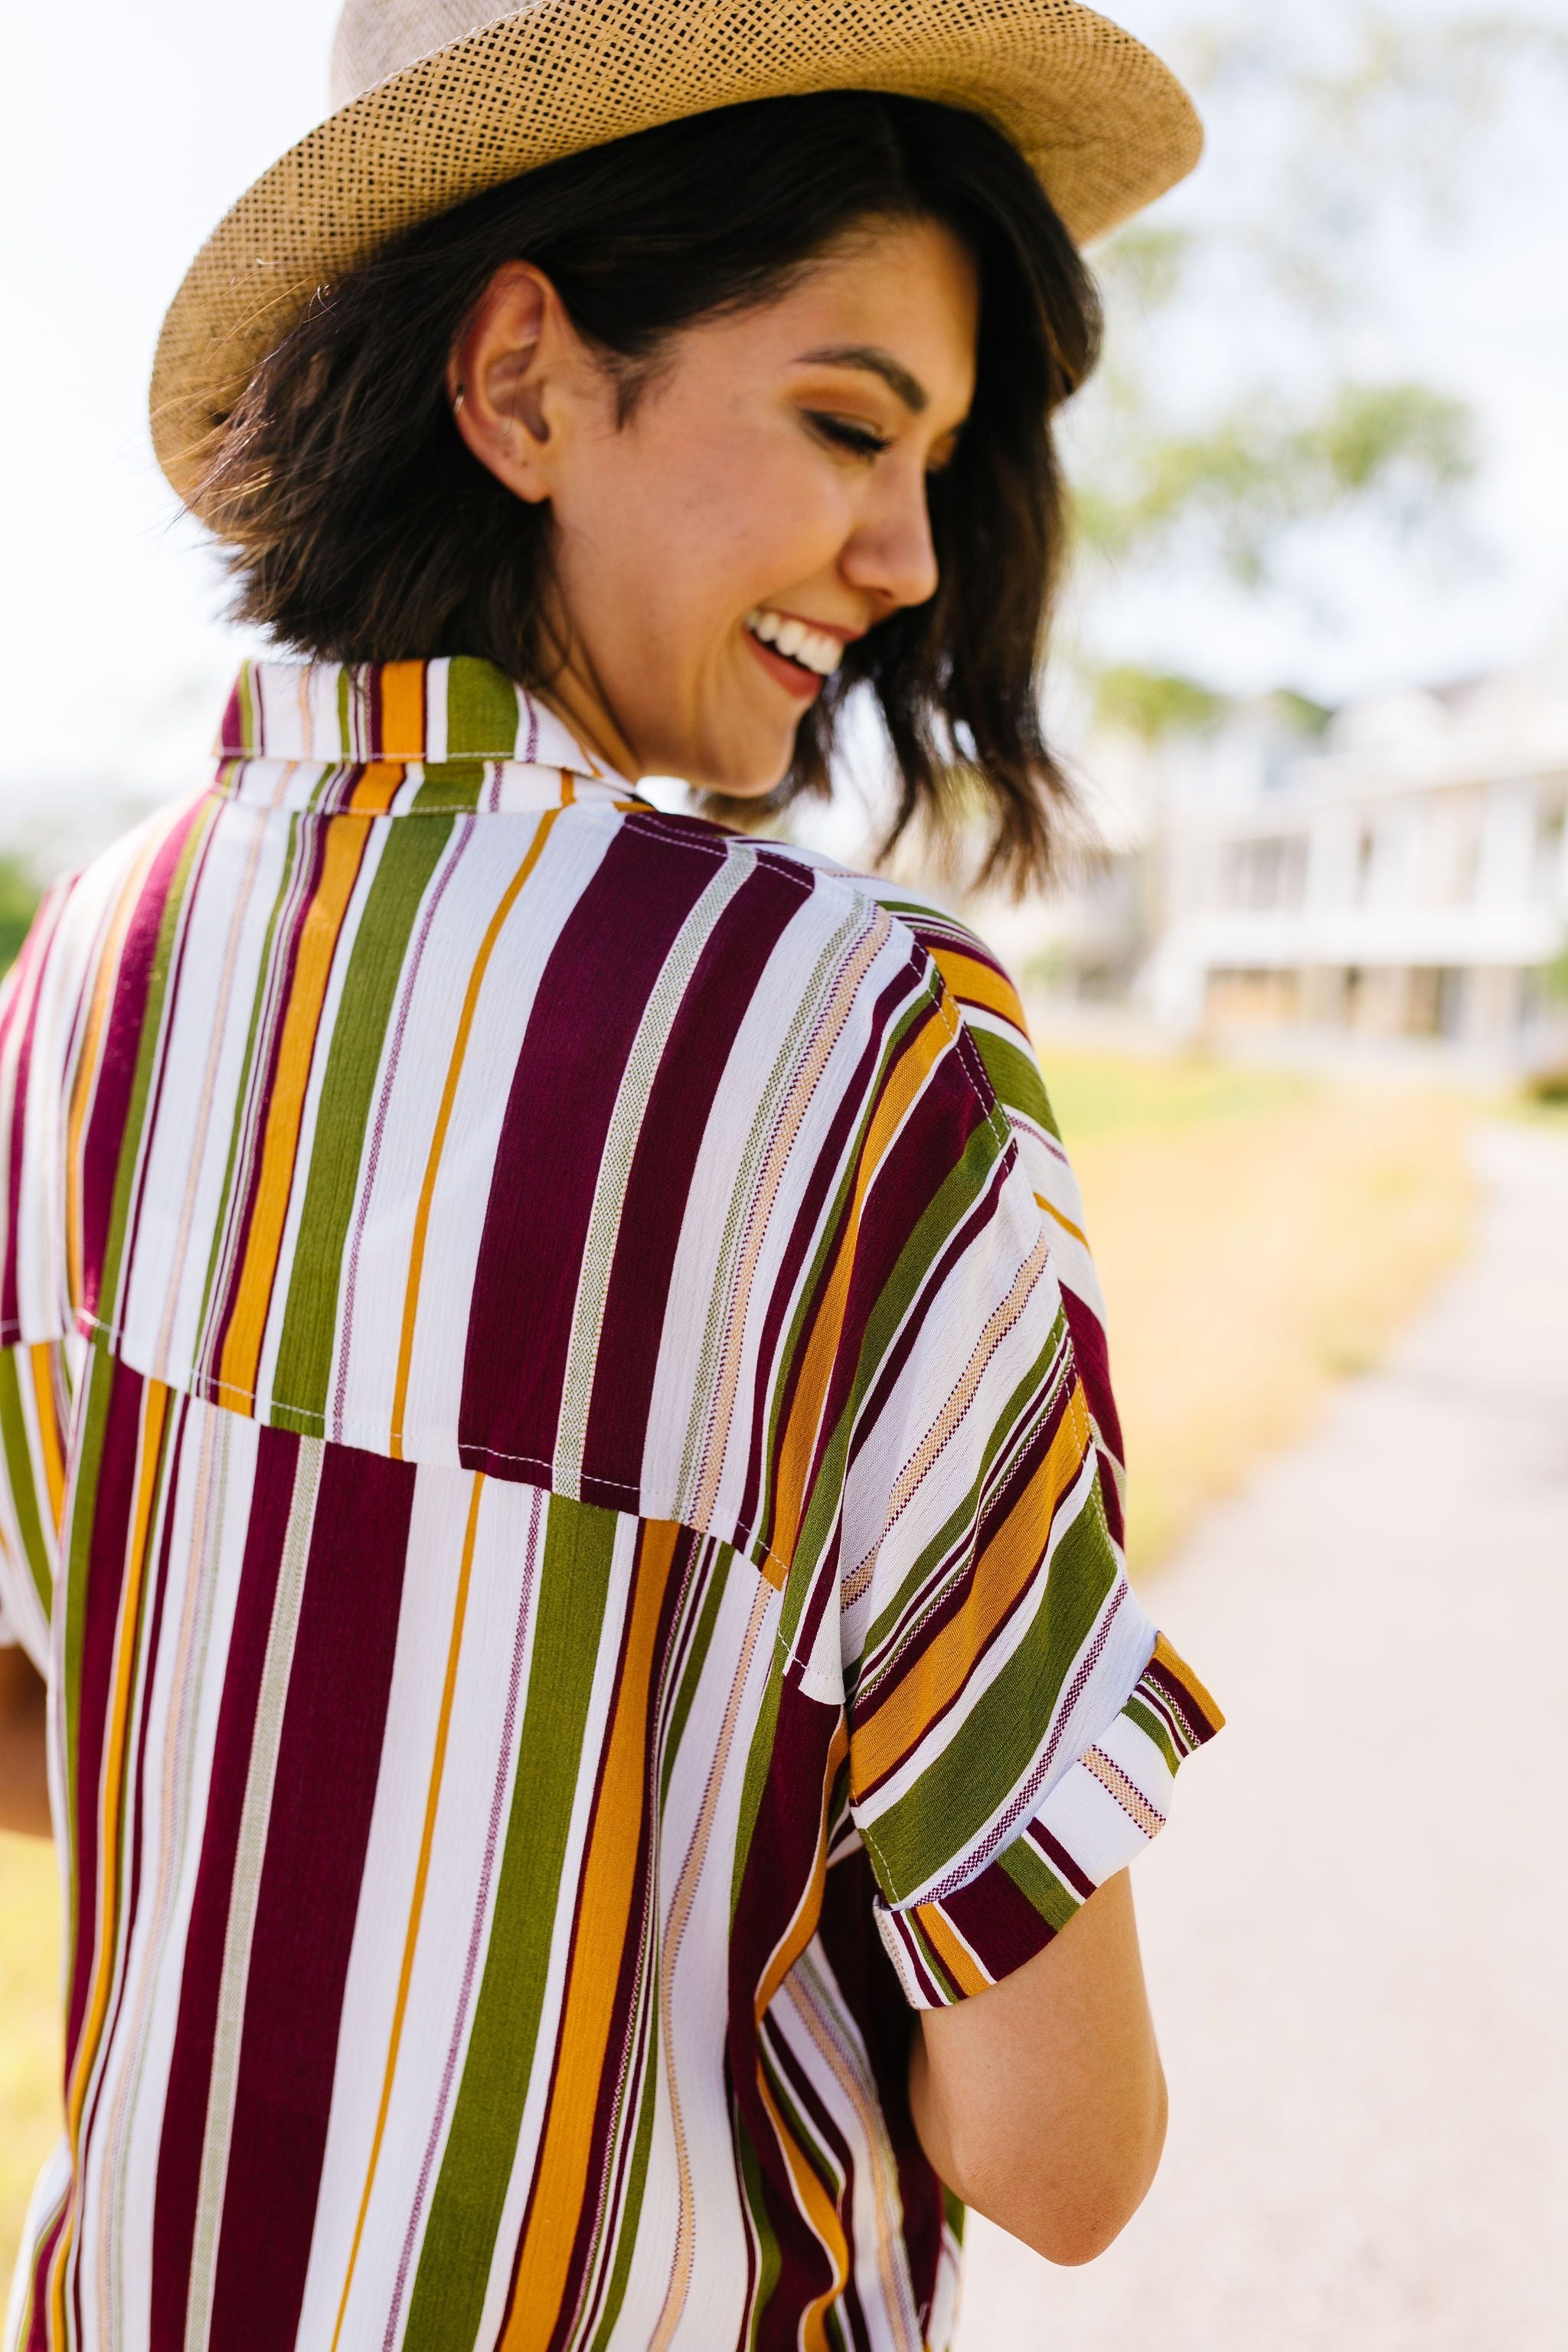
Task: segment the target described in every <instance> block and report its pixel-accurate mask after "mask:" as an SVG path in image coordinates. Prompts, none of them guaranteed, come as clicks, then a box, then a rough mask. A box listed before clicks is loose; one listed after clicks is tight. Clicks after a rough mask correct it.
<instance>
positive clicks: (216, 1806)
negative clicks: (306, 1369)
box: [149, 1429, 300, 2352]
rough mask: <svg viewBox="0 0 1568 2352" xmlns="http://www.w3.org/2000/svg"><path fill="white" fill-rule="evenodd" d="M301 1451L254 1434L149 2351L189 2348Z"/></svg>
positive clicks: (166, 2165) (177, 2065)
mask: <svg viewBox="0 0 1568 2352" xmlns="http://www.w3.org/2000/svg"><path fill="white" fill-rule="evenodd" d="M299 1453H300V1440H299V1438H298V1437H296V1436H294V1435H293V1434H292V1433H289V1431H286V1430H275V1429H262V1430H260V1431H259V1432H258V1443H257V1454H256V1470H255V1475H254V1478H253V1480H252V1484H251V1491H250V1520H249V1525H248V1527H247V1530H246V1539H245V1558H244V1559H243V1561H242V1563H241V1567H240V1574H239V1590H238V1594H237V1599H236V1602H235V1613H234V1623H233V1627H232V1630H231V1632H230V1633H229V1638H228V1648H227V1654H226V1658H225V1661H224V1679H223V1702H222V1706H221V1708H220V1710H219V1714H218V1722H217V1734H216V1740H215V1743H214V1748H213V1761H212V1771H211V1775H210V1778H209V1780H208V1783H207V1801H206V1816H205V1822H204V1825H203V1831H202V1851H201V1860H200V1863H199V1864H198V1866H197V1871H196V1885H195V1896H194V1898H193V1901H192V1905H191V1918H190V1925H189V1927H188V1928H187V1929H186V1933H185V1957H184V1973H183V1975H182V1977H181V1980H180V2007H179V2014H178V2018H177V2021H176V2023H175V2029H174V2051H173V2053H172V2055H171V2059H170V2064H169V2083H168V2090H167V2094H166V2095H165V2098H164V2103H163V2137H162V2140H161V2142H160V2145H159V2151H158V2182H157V2189H156V2192H155V2199H154V2206H153V2277H152V2286H151V2307H150V2339H149V2340H150V2342H151V2345H152V2347H153V2352H181V2347H183V2346H184V2340H185V2305H186V2301H187V2298H188V2296H189V2293H190V2276H191V2247H192V2243H193V2240H194V2235H195V2221H196V2192H197V2187H198V2183H199V2181H200V2178H201V2161H202V2139H203V2136H204V2133H205V2127H206V2112H207V2086H208V2083H209V2081H210V2078H211V2074H212V2053H213V2037H214V2034H215V2032H216V2026H217V2005H218V1989H219V1985H220V1983H221V1980H222V1976H223V1954H224V1942H225V1938H226V1934H227V1930H228V1913H229V1897H230V1893H231V1890H232V1886H233V1883H234V1862H235V1853H236V1851H237V1846H238V1843H239V1822H240V1813H241V1811H242V1808H243V1806H244V1802H245V1787H246V1780H247V1776H248V1773H249V1770H250V1749H251V1740H252V1737H253V1734H254V1731H255V1726H256V1704H257V1697H258V1693H259V1691H260V1688H261V1671H262V1666H263V1664H264V1663H265V1660H266V1656H267V1641H268V1633H269V1632H270V1630H271V1624H272V1611H273V1605H274V1602H275V1600H276V1597H277V1590H278V1570H279V1563H280V1561H281V1559H282V1557H283V1543H284V1538H285V1536H286V1535H287V1532H288V1527H289V1505H290V1503H291V1501H292V1499H293V1494H294V1479H295V1473H296V1469H297V1466H298V1461H299Z"/></svg>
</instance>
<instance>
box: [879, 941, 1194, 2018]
mask: <svg viewBox="0 0 1568 2352" xmlns="http://www.w3.org/2000/svg"><path fill="white" fill-rule="evenodd" d="M933 993H934V995H935V998H936V1002H937V1007H938V1011H939V1013H940V1016H941V1019H942V1024H943V1029H944V1033H945V1044H944V1045H943V1046H942V1050H941V1051H939V1052H937V1053H935V1054H933V1055H931V1067H930V1070H929V1072H928V1073H927V1075H926V1077H925V1080H924V1083H923V1085H922V1087H921V1094H920V1097H919V1100H918V1101H917V1102H916V1103H915V1104H914V1105H913V1107H912V1108H911V1109H910V1113H909V1115H908V1118H907V1119H906V1121H905V1124H904V1128H903V1130H902V1132H901V1134H900V1146H899V1162H900V1183H901V1185H902V1187H903V1189H904V1192H905V1194H906V1196H907V1198H908V1200H909V1202H910V1208H911V1216H912V1222H911V1228H910V1239H909V1241H908V1243H907V1244H906V1246H905V1249H904V1251H903V1253H902V1255H901V1259H900V1266H899V1272H898V1277H897V1290H898V1296H899V1301H900V1322H899V1326H898V1329H897V1335H896V1338H892V1337H889V1340H888V1342H887V1345H886V1348H885V1352H884V1353H883V1354H882V1356H881V1358H880V1360H879V1363H878V1365H877V1368H876V1372H875V1376H874V1377H869V1376H868V1377H866V1378H865V1380H864V1381H863V1393H864V1395H865V1398H866V1403H865V1407H864V1409H863V1411H862V1412H861V1414H860V1416H859V1419H858V1425H857V1428H856V1431H855V1436H854V1441H853V1444H852V1447H851V1459H850V1465H849V1469H848V1472H847V1477H846V1482H845V1490H844V1498H843V1508H842V1524H841V1530H840V1533H841V1550H842V1558H843V1568H842V1570H841V1575H840V1595H841V1616H840V1637H841V1643H842V1657H843V1672H844V1688H845V1694H846V1700H845V1704H846V1713H847V1720H848V1733H849V1756H848V1771H849V1801H850V1811H851V1813H852V1816H853V1818H854V1821H855V1823H856V1826H857V1828H858V1831H859V1834H860V1836H861V1838H862V1840H863V1842H864V1843H865V1846H866V1848H867V1851H868V1855H869V1857H870V1860H871V1864H872V1868H873V1871H874V1874H875V1876H876V1880H877V1887H878V1898H877V1912H878V1924H879V1928H880V1930H881V1934H882V1937H883V1940H884V1942H885V1943H886V1945H887V1948H888V1950H889V1954H890V1955H891V1958H892V1960H893V1963H894V1966H895V1968H896V1969H897V1970H898V1973H899V1976H900V1981H901V1983H902V1985H903V1988H904V1990H905V1993H906V1995H907V1996H908V1998H909V2000H910V2001H911V2003H913V2004H914V2005H915V2006H916V2007H919V2008H928V2007H934V2006H938V2005H941V2004H943V2003H947V2002H951V2001H953V2000H960V1999H963V1998H964V1997H965V1996H967V1995H969V1994H971V1993H973V1992H977V1991H980V1990H984V1988H985V1987H986V1986H988V1985H991V1984H994V1983H995V1982H996V1981H997V1980H998V1979H1000V1978H1002V1977H1004V1976H1006V1975H1008V1974H1010V1973H1011V1971H1012V1970H1013V1969H1016V1968H1018V1967H1020V1966H1021V1965H1022V1964H1023V1963H1024V1962H1025V1961H1026V1960H1027V1959H1029V1958H1032V1957H1033V1955H1034V1954H1035V1953H1036V1952H1037V1951H1038V1950H1040V1949H1041V1948H1043V1947H1044V1945H1046V1944H1047V1942H1048V1941H1049V1940H1050V1938H1051V1937H1052V1936H1054V1935H1055V1934H1056V1933H1057V1932H1058V1929H1059V1928H1060V1927H1062V1926H1063V1925H1064V1924H1065V1922H1066V1921H1067V1919H1068V1918H1069V1917H1070V1916H1071V1915H1072V1913H1073V1911H1074V1910H1075V1909H1076V1908H1077V1907H1078V1906H1079V1904H1081V1903H1082V1902H1084V1901H1085V1900H1086V1899H1087V1897H1088V1896H1089V1895H1090V1894H1091V1893H1092V1892H1093V1890H1094V1889H1095V1887H1096V1886H1098V1885H1100V1884H1102V1883H1103V1881H1104V1880H1105V1879H1107V1878H1108V1877H1110V1875H1111V1874H1113V1873H1115V1872H1116V1871H1119V1870H1121V1868H1122V1867H1123V1866H1124V1865H1125V1864H1128V1863H1129V1862H1130V1861H1131V1860H1132V1859H1133V1857H1134V1856H1135V1855H1136V1854H1137V1853H1139V1852H1140V1851H1141V1850H1142V1847H1143V1846H1144V1845H1145V1844H1146V1843H1148V1842H1149V1840H1150V1839H1151V1838H1152V1836H1153V1835H1154V1834H1155V1832H1157V1831H1158V1830H1159V1828H1160V1827H1161V1826H1162V1824H1163V1822H1164V1820H1165V1817H1166V1814H1167V1811H1168V1809H1169V1804H1170V1797H1171V1790H1172V1786H1173V1780H1174V1777H1175V1773H1176V1769H1177V1767H1178V1766H1179V1764H1180V1763H1181V1761H1182V1759H1184V1757H1186V1756H1187V1755H1189V1754H1190V1753H1191V1752H1192V1751H1193V1749H1194V1748H1197V1747H1199V1746H1201V1745H1202V1744H1203V1743H1204V1742H1205V1740H1206V1739H1208V1738H1211V1737H1212V1735H1213V1734H1214V1732H1215V1730H1216V1729H1218V1727H1219V1726H1220V1723H1221V1720H1222V1718H1221V1717H1220V1716H1219V1714H1218V1712H1217V1710H1216V1709H1215V1705H1214V1702H1213V1701H1212V1699H1210V1698H1209V1696H1207V1694H1206V1693H1205V1690H1204V1689H1203V1686H1202V1685H1201V1684H1199V1683H1198V1682H1197V1681H1196V1679H1195V1678H1194V1675H1192V1674H1191V1673H1190V1672H1189V1671H1188V1669H1187V1668H1186V1667H1185V1666H1184V1664H1183V1663H1182V1661H1181V1659H1180V1658H1179V1657H1178V1656H1177V1654H1176V1653H1175V1652H1174V1651H1173V1649H1172V1648H1171V1647H1170V1645H1169V1644H1168V1643H1166V1642H1165V1641H1164V1640H1163V1638H1162V1637H1161V1636H1160V1635H1159V1634H1158V1633H1157V1632H1156V1630H1155V1628H1154V1626H1153V1624H1152V1622H1150V1620H1149V1619H1148V1618H1147V1617H1146V1616H1145V1614H1144V1612H1143V1611H1142V1608H1141V1607H1140V1605H1139V1603H1138V1601H1137V1600H1136V1598H1135V1597H1134V1595H1133V1592H1132V1590H1131V1586H1130V1584H1129V1582H1128V1580H1127V1575H1126V1570H1125V1564H1124V1561H1123V1557H1122V1549H1121V1497H1120V1477H1121V1466H1120V1460H1119V1449H1120V1439H1119V1437H1117V1435H1116V1434H1115V1426H1116V1425H1115V1412H1114V1405H1113V1402H1112V1401H1111V1398H1110V1386H1109V1374H1108V1370H1107V1365H1106V1359H1105V1349H1104V1343H1103V1336H1102V1325H1101V1322H1100V1311H1099V1305H1098V1301H1099V1293H1098V1288H1097V1287H1096V1286H1094V1284H1093V1277H1092V1268H1091V1267H1090V1266H1089V1261H1088V1252H1087V1246H1086V1245H1085V1244H1084V1242H1083V1236H1082V1225H1081V1213H1079V1214H1073V1213H1071V1212H1072V1211H1073V1210H1075V1209H1076V1207H1077V1200H1076V1192H1075V1191H1072V1190H1070V1176H1069V1175H1068V1172H1067V1170H1066V1161H1065V1158H1064V1157H1063V1156H1062V1155H1061V1150H1060V1144H1059V1140H1058V1139H1056V1138H1055V1136H1054V1133H1053V1132H1052V1130H1051V1128H1050V1125H1049V1118H1048V1111H1047V1112H1046V1113H1045V1117H1044V1118H1038V1117H1036V1118H1032V1119H1029V1129H1030V1132H1029V1133H1027V1134H1023V1135H1021V1134H1020V1129H1019V1121H1018V1119H1017V1118H1016V1117H1015V1116H1014V1115H1013V1114H1012V1112H1011V1108H1010V1106H1009V1105H1008V1104H1006V1103H1005V1102H1004V1101H1003V1099H1002V1097H1001V1096H1000V1093H999V1090H998V1087H997V1085H996V1083H995V1080H994V1076H993V1075H992V1071H991V1068H990V1067H989V1066H988V1057H987V1055H986V1054H985V1053H984V1052H983V1051H982V1050H981V1046H980V1044H979V1041H978V1040H977V1038H976V1035H975V1034H974V1032H973V1028H972V1026H971V1024H970V1021H969V1019H968V1018H967V1016H966V1012H965V1009H964V1006H963V1003H961V1002H960V1001H959V1000H958V998H957V996H956V993H955V992H954V991H953V990H952V988H950V987H948V986H947V985H945V983H944V982H943V981H941V980H935V979H934V978H933ZM1014 1002H1015V1003H1016V1000H1014ZM1020 1025H1021V1016H1020ZM1009 1051H1010V1052H1012V1053H1014V1054H1022V1055H1024V1056H1025V1057H1026V1062H1025V1066H1024V1070H1023V1072H1022V1073H1019V1072H1016V1071H1015V1072H1014V1073H1013V1074H1012V1076H1013V1086H1014V1091H1015V1092H1023V1091H1025V1090H1026V1085H1028V1086H1031V1087H1032V1089H1033V1090H1035V1091H1036V1092H1037V1102H1038V1105H1039V1106H1040V1107H1042V1108H1043V1107H1044V1106H1045V1103H1046V1097H1045V1089H1044V1086H1043V1083H1042V1082H1041V1080H1040V1078H1039V1075H1038V1072H1037V1069H1035V1066H1034V1062H1033V1056H1032V1055H1031V1054H1030V1053H1029V1050H1028V1046H1027V1041H1026V1039H1022V1040H1021V1042H1019V1043H1015V1042H1013V1041H1009ZM1028 1073H1033V1076H1032V1081H1030V1080H1029V1079H1028ZM1021 1079H1022V1080H1023V1081H1024V1082H1025V1083H1023V1084H1021V1083H1020V1080H1021ZM1024 1115H1025V1117H1026V1118H1028V1112H1027V1109H1026V1110H1025V1114H1024ZM1033 1137H1037V1138H1038V1139H1040V1148H1039V1149H1037V1148H1036V1147H1035V1143H1034V1141H1033V1140H1032V1138H1033ZM1047 1142H1048V1145H1049V1150H1048V1153H1047V1152H1046V1151H1045V1150H1044V1147H1045V1145H1046V1143H1047ZM1064 1202H1065V1203H1067V1205H1066V1206H1064V1205H1063V1204H1064ZM1064 1219H1065V1220H1066V1222H1065V1223H1064ZM1063 1258H1065V1259H1066V1260H1067V1263H1068V1268H1069V1270H1070V1273H1071V1276H1072V1287H1071V1288H1070V1290H1069V1288H1068V1285H1067V1284H1066V1283H1065V1282H1064V1280H1063V1278H1062V1272H1061V1266H1060V1260H1061V1259H1063Z"/></svg>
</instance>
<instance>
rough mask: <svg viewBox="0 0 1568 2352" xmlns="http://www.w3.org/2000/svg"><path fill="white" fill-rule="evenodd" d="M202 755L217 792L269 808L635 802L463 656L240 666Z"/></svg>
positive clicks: (562, 730)
mask: <svg viewBox="0 0 1568 2352" xmlns="http://www.w3.org/2000/svg"><path fill="white" fill-rule="evenodd" d="M216 752H217V756H218V759H219V761H221V762H223V763H224V765H223V767H222V768H221V769H220V782H222V783H223V784H224V785H225V787H226V789H227V790H228V791H229V792H230V793H233V794H234V796H235V797H237V798H241V799H246V800H252V799H258V798H259V799H262V800H265V801H266V802H267V803H268V804H269V805H272V806H285V807H288V806H294V805H299V806H310V807H324V806H328V805H334V806H335V805H337V804H338V803H339V802H340V801H341V802H342V804H343V805H345V806H348V805H353V807H356V808H361V807H364V808H369V807H370V806H371V805H372V804H374V805H376V806H378V807H380V808H382V809H384V810H385V811H387V812H388V813H397V812H399V811H402V810H415V809H417V810H426V809H430V810H434V809H445V808H454V809H455V808H469V809H486V810H498V811H504V810H508V809H524V808H527V809H536V808H540V807H545V806H552V805H553V806H559V805H560V804H561V803H562V802H563V801H567V802H570V801H575V800H584V799H599V800H604V801H606V802H611V803H614V802H616V801H620V802H626V801H628V800H635V797H636V796H635V794H634V793H633V792H632V789H631V787H630V785H628V784H627V782H626V779H625V778H624V777H622V776H619V775H617V774H616V773H615V772H614V771H613V770H611V769H608V768H606V767H605V764H604V762H603V761H600V760H596V759H595V757H594V755H593V754H592V752H590V751H587V750H586V749H585V748H584V745H583V744H582V743H581V742H580V741H579V740H578V739H577V737H576V736H575V735H574V734H573V732H572V730H571V729H570V728H569V727H568V726H567V725H566V724H565V722H564V720H563V719H559V718H557V717H556V715H555V713H554V712H553V711H552V710H549V709H546V708H545V707H544V705H543V704H542V702H541V701H540V700H539V699H538V698H537V697H536V696H534V695H531V694H530V693H529V692H528V690H527V688H525V687H521V686H519V685H517V684H515V683H514V682H513V680H512V679H510V678H509V677H507V676H506V675H505V673H504V672H503V671H501V670H499V669H497V668H496V667H494V665H493V664H492V663H490V662H486V661H478V660H475V659H473V658H472V657H471V656H466V655H459V656H453V657H451V658H443V659H441V660H439V661H428V662H416V661H409V662H363V663H353V664H349V663H343V662H309V663H306V662H286V661H247V662H246V663H244V664H243V665H242V667H241V669H240V673H239V676H238V677H237V679H236V681H235V687H234V691H233V693H232V694H231V695H230V697H229V699H228V707H227V709H226V710H225V712H224V716H223V725H222V727H221V729H220V730H219V734H218V740H217V743H216ZM285 770H287V771H289V773H287V774H285V773H283V772H282V771H285ZM367 783H368V786H369V789H368V791H367ZM345 795H346V797H345Z"/></svg>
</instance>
